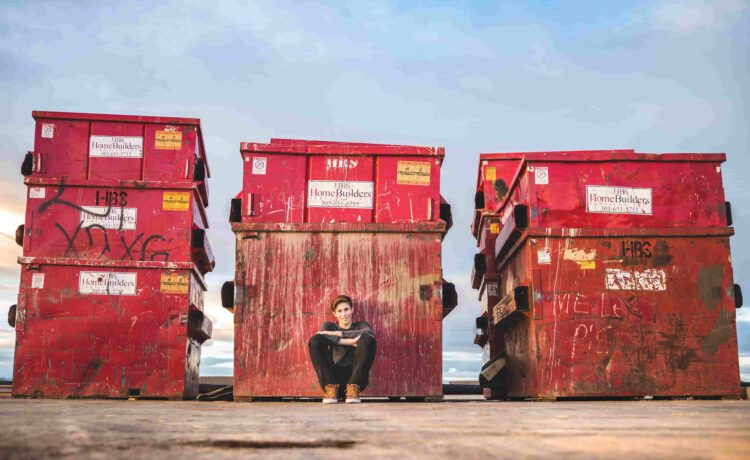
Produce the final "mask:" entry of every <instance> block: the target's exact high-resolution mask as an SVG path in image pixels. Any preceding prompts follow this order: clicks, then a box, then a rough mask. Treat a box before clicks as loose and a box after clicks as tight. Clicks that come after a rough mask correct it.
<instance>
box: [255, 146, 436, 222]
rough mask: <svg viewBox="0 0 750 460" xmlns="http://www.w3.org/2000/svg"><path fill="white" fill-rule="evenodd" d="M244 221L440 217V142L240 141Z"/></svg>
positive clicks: (321, 220) (419, 219)
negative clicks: (428, 144)
mask: <svg viewBox="0 0 750 460" xmlns="http://www.w3.org/2000/svg"><path fill="white" fill-rule="evenodd" d="M241 152H242V158H243V163H244V174H243V175H244V182H243V189H242V194H241V195H242V196H241V200H242V207H241V209H242V213H241V219H242V220H241V221H242V222H252V223H255V222H287V223H306V222H313V223H315V222H329V223H330V222H354V223H392V222H405V223H413V222H424V221H430V222H437V221H439V219H440V165H441V163H442V159H443V156H444V150H443V148H442V147H412V146H395V145H377V144H357V143H340V142H323V141H298V140H281V139H274V140H272V143H270V144H255V143H249V142H243V143H242V145H241Z"/></svg>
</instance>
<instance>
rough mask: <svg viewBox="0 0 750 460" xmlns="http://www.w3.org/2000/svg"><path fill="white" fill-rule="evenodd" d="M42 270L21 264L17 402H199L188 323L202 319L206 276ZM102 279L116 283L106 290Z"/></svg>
mask: <svg viewBox="0 0 750 460" xmlns="http://www.w3.org/2000/svg"><path fill="white" fill-rule="evenodd" d="M41 262H42V260H41V259H33V258H29V259H24V260H23V269H22V273H21V289H20V292H19V296H18V310H17V316H16V317H17V322H16V348H15V359H14V368H13V395H14V396H24V397H47V398H64V397H72V398H76V397H81V398H86V397H106V398H125V397H128V396H129V395H137V396H141V397H158V398H168V399H183V398H194V397H195V396H196V394H197V392H198V366H199V360H200V343H199V341H198V340H196V338H194V337H193V335H194V331H193V330H191V329H190V328H189V326H188V319H189V316H190V315H191V313H190V312H191V311H195V312H197V313H196V314H197V315H198V316H200V317H202V316H203V315H202V313H201V311H202V309H203V291H204V290H205V285H204V284H203V281H202V279H201V277H200V274H199V273H197V272H196V271H191V270H190V269H189V268H182V269H174V268H168V267H167V264H165V263H163V262H150V263H149V267H148V268H146V267H141V266H140V265H141V264H144V263H142V262H131V263H130V264H127V265H124V266H119V267H118V266H115V265H113V263H112V262H111V261H109V263H97V262H96V261H93V262H89V263H88V265H84V262H83V261H80V260H79V261H72V260H71V262H76V263H75V264H66V263H64V261H63V260H58V261H57V263H55V264H46V263H41ZM183 266H187V267H190V266H191V264H183ZM92 273H93V274H94V275H93V277H92V275H91V274H92ZM102 274H108V275H106V276H108V277H109V276H112V277H113V278H114V279H116V280H117V281H111V282H110V283H104V284H103V283H101V282H100V279H101V278H99V279H97V278H96V277H97V276H102ZM82 277H83V278H84V279H85V280H89V281H90V282H92V283H94V286H93V287H92V285H91V284H89V285H88V286H87V285H86V283H85V282H84V281H82ZM170 280H171V281H172V282H171V283H170V282H169V281H170ZM175 280H177V282H175ZM130 283H133V284H132V285H131V284H130ZM102 290H104V292H102ZM202 326H203V329H204V330H206V329H207V330H209V331H210V325H209V326H207V327H206V326H205V325H202ZM199 339H200V340H204V339H205V336H203V337H199Z"/></svg>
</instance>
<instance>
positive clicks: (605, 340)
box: [492, 228, 740, 398]
mask: <svg viewBox="0 0 750 460" xmlns="http://www.w3.org/2000/svg"><path fill="white" fill-rule="evenodd" d="M732 234H733V231H732V229H731V228H713V229H698V231H696V229H627V230H618V229H580V230H571V229H544V230H539V229H529V230H527V231H526V232H525V233H524V235H523V239H522V242H521V243H520V244H519V245H518V249H517V250H516V251H514V252H513V254H512V255H511V256H509V257H508V258H507V259H506V261H505V262H504V263H503V264H502V267H503V268H502V269H501V272H500V276H501V278H502V282H501V289H500V295H501V299H500V301H499V302H498V303H497V304H495V305H494V306H493V311H492V319H493V322H494V324H493V325H500V326H501V328H502V330H503V333H504V338H505V348H506V351H507V353H508V360H507V366H508V369H507V376H508V380H507V385H508V392H509V395H510V396H511V397H524V398H526V397H532V398H557V397H604V396H608V397H612V396H647V395H651V396H686V395H690V396H731V395H739V394H740V385H739V367H738V358H737V356H738V354H737V333H736V326H735V307H736V305H735V297H734V284H733V280H732V269H731V264H730V262H729V261H730V251H729V236H730V235H732ZM633 247H640V248H643V250H642V251H638V250H636V251H634V252H631V251H630V249H631V248H633Z"/></svg>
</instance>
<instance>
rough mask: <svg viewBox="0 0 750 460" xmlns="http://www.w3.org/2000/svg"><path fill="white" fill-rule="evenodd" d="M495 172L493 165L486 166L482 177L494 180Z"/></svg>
mask: <svg viewBox="0 0 750 460" xmlns="http://www.w3.org/2000/svg"><path fill="white" fill-rule="evenodd" d="M496 174H497V173H496V171H495V168H494V167H487V169H485V170H484V179H485V180H495V177H496Z"/></svg>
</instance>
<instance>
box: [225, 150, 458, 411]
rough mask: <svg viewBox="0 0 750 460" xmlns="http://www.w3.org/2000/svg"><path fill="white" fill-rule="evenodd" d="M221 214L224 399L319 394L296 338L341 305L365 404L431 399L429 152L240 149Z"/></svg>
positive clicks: (437, 282) (436, 381)
mask: <svg viewBox="0 0 750 460" xmlns="http://www.w3.org/2000/svg"><path fill="white" fill-rule="evenodd" d="M241 150H242V155H243V159H244V163H245V172H244V187H243V191H242V192H241V193H240V195H239V198H238V199H237V200H238V201H237V202H236V203H237V204H236V205H235V206H236V207H235V208H234V209H235V211H234V212H233V221H234V222H235V223H233V224H232V230H233V231H234V232H235V234H236V237H237V266H236V272H235V286H236V288H235V306H234V320H235V366H234V396H235V399H237V400H243V399H244V400H247V399H252V398H258V397H320V395H321V390H320V388H319V387H318V382H317V378H316V376H315V373H314V370H313V368H312V365H311V364H310V359H309V356H308V346H307V342H308V340H309V338H310V337H311V336H312V335H313V334H315V333H316V332H317V331H318V328H319V326H320V324H321V323H322V322H324V321H332V320H334V318H333V316H332V314H331V312H330V309H329V303H330V301H331V300H332V299H333V298H334V297H336V296H337V295H339V294H346V295H349V296H351V297H352V298H353V299H354V306H355V308H354V311H355V316H356V318H355V320H358V319H359V320H366V321H368V322H369V323H370V324H372V326H373V328H374V330H375V337H376V340H377V354H376V358H375V364H374V366H373V369H372V371H371V376H370V385H369V386H368V387H367V389H366V390H365V392H364V395H365V396H381V397H382V396H408V397H429V398H441V397H442V379H441V372H442V317H443V313H444V311H443V303H442V284H443V279H442V268H441V241H442V237H443V236H444V234H445V232H446V224H445V222H444V221H443V220H442V219H441V217H445V216H441V206H440V203H441V197H440V187H439V184H440V164H441V162H442V157H443V149H442V148H432V147H410V146H396V145H378V144H362V143H337V142H327V141H300V140H284V139H273V140H272V141H271V143H270V144H255V143H242V145H241Z"/></svg>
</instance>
